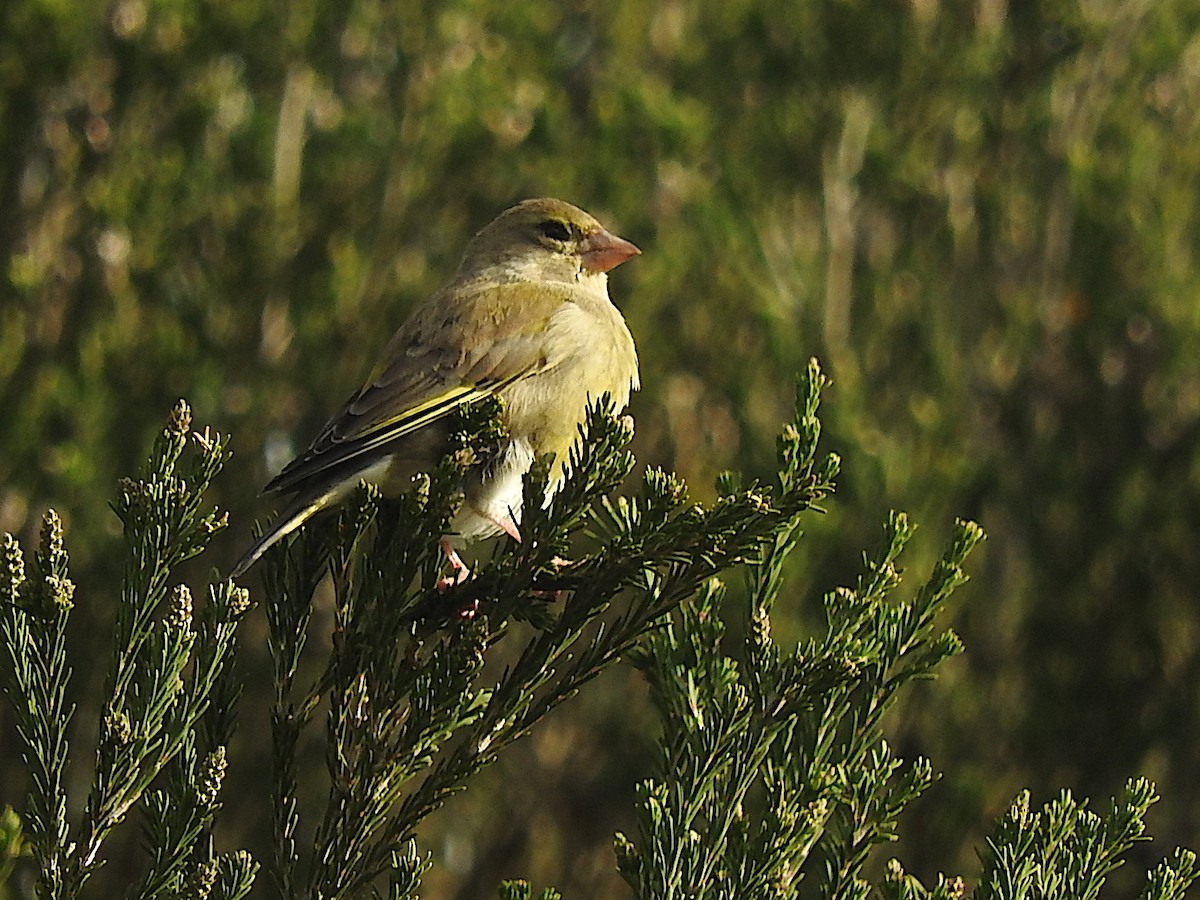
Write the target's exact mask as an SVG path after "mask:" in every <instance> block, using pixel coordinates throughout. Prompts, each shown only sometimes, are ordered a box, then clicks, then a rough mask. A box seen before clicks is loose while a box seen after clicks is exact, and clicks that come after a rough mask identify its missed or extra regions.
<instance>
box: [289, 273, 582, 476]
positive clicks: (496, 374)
mask: <svg viewBox="0 0 1200 900" xmlns="http://www.w3.org/2000/svg"><path fill="white" fill-rule="evenodd" d="M570 293H571V286H570V285H558V286H547V285H544V284H536V283H532V282H512V283H505V284H493V285H486V286H479V287H478V288H475V289H474V290H463V289H461V288H460V289H459V290H457V291H451V290H444V291H442V292H439V293H438V294H436V295H434V297H432V298H431V299H430V301H429V302H428V303H426V304H425V305H424V306H423V307H421V308H420V309H419V310H417V311H416V312H415V313H414V314H413V316H412V317H411V318H410V319H409V320H408V321H407V322H406V323H405V324H404V325H403V326H402V327H401V329H400V330H399V331H398V332H397V333H396V335H395V336H394V337H393V338H392V340H391V342H390V343H389V344H388V346H387V349H386V350H385V351H384V357H383V358H384V362H383V363H382V365H381V367H380V369H379V370H378V371H377V373H376V374H375V375H374V376H373V377H372V379H371V380H369V381H368V382H367V384H366V385H365V386H364V387H363V388H362V389H361V390H359V391H358V392H357V393H356V394H354V395H353V396H352V397H351V398H350V399H349V400H348V401H347V402H346V404H345V405H344V406H343V407H342V408H341V409H340V410H339V411H338V412H337V413H336V414H335V415H334V416H333V418H331V419H330V420H329V422H327V423H326V425H325V427H324V428H323V429H322V430H321V433H320V434H319V435H318V436H317V438H316V439H315V440H314V441H313V442H312V444H310V445H309V447H308V449H307V450H305V451H304V452H303V453H302V454H300V455H299V456H298V457H296V459H294V460H293V461H292V462H290V463H289V464H288V465H287V466H286V467H285V468H284V469H283V471H282V472H280V473H279V475H277V476H276V477H275V478H274V479H273V480H272V481H271V482H270V484H268V485H267V487H266V490H268V491H292V490H298V489H300V488H302V487H303V486H304V485H305V483H308V482H311V481H313V480H321V479H323V477H324V476H327V475H330V474H331V473H332V470H333V469H334V468H338V469H342V467H343V466H345V465H346V464H348V463H350V462H351V461H355V460H357V461H359V462H360V463H361V464H362V467H364V468H365V467H366V466H367V465H369V464H370V461H371V460H372V458H373V457H377V456H378V455H379V453H380V451H381V450H383V448H385V447H387V445H389V444H391V443H392V442H393V441H395V440H397V439H399V438H402V437H404V436H405V435H408V434H411V433H413V432H414V431H416V430H418V429H420V428H423V427H425V426H427V425H429V424H430V423H432V422H435V421H437V420H439V419H441V418H443V417H444V416H446V415H448V414H450V413H451V412H453V411H454V410H456V409H458V408H459V407H461V406H463V405H464V404H467V403H471V402H472V401H475V400H479V399H481V398H483V397H487V396H490V395H492V394H494V393H496V392H497V391H500V390H502V389H503V388H505V387H507V386H508V385H510V384H512V383H513V382H515V381H518V380H520V379H522V378H528V377H529V376H530V375H536V374H539V373H542V372H545V371H548V370H549V369H551V368H553V367H554V366H556V365H557V364H558V363H559V362H560V361H561V360H560V359H559V358H557V357H556V356H555V355H553V354H552V353H550V352H548V350H550V349H551V348H548V347H547V346H546V341H545V334H546V330H547V324H548V323H549V321H550V319H551V317H552V316H553V315H554V314H555V312H557V311H558V310H560V309H561V308H562V306H563V304H564V303H565V302H566V301H567V300H569V299H570ZM356 468H357V467H356Z"/></svg>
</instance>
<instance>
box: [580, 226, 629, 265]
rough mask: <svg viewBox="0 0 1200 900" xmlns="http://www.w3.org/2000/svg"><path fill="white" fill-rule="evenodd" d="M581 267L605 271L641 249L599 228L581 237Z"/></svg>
mask: <svg viewBox="0 0 1200 900" xmlns="http://www.w3.org/2000/svg"><path fill="white" fill-rule="evenodd" d="M581 248H582V250H583V268H584V269H585V270H587V271H588V272H607V271H609V270H611V269H615V268H616V267H617V266H619V265H620V264H621V263H623V262H625V260H627V259H629V258H630V257H632V256H637V255H638V254H639V253H641V252H642V251H641V250H639V249H638V248H637V247H635V246H634V245H633V244H631V243H630V242H629V241H627V240H625V239H624V238H619V237H617V236H616V235H615V234H612V233H611V232H608V231H605V230H604V229H603V228H601V229H600V230H599V231H596V232H593V233H592V234H589V235H588V236H587V237H586V238H584V239H583V244H582V245H581Z"/></svg>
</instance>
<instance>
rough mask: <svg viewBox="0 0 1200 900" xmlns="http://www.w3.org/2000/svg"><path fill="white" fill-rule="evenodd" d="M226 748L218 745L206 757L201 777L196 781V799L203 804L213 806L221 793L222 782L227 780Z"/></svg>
mask: <svg viewBox="0 0 1200 900" xmlns="http://www.w3.org/2000/svg"><path fill="white" fill-rule="evenodd" d="M226 767H227V763H226V760H225V748H224V747H217V748H216V749H215V750H213V752H212V753H210V754H208V756H206V757H205V758H204V764H203V765H202V766H201V767H200V777H199V778H198V779H197V783H196V799H197V800H199V801H200V804H201V805H202V806H212V805H213V804H214V803H216V802H217V797H219V796H220V794H221V782H223V781H224V780H225V769H226Z"/></svg>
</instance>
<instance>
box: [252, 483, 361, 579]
mask: <svg viewBox="0 0 1200 900" xmlns="http://www.w3.org/2000/svg"><path fill="white" fill-rule="evenodd" d="M344 493H345V491H344V490H341V491H339V490H338V487H334V488H331V489H329V490H327V491H324V492H323V493H320V494H317V495H316V496H313V495H312V494H311V493H305V494H299V495H298V496H297V497H296V498H295V499H294V500H292V502H291V503H289V504H288V505H287V506H286V507H284V510H283V512H281V513H280V514H279V517H278V518H277V519H276V520H275V521H274V522H273V523H272V525H271V527H270V528H268V529H267V530H266V532H265V533H264V534H263V536H262V537H260V538H259V539H258V540H257V541H255V543H254V546H253V547H251V548H250V549H249V550H247V551H246V555H245V556H243V557H242V558H241V559H240V560H238V564H237V565H236V566H234V567H233V571H232V572H230V573H229V577H230V578H238V577H239V576H241V575H243V574H244V573H245V571H246V570H247V569H249V568H250V567H251V566H252V565H254V564H255V563H256V562H258V560H259V557H261V556H262V555H263V554H264V553H266V552H267V551H268V550H269V549H271V547H273V546H274V545H275V544H277V543H279V542H280V541H281V540H283V539H284V538H285V537H287V536H288V535H289V534H291V533H292V532H293V531H295V530H296V529H297V528H299V527H300V526H301V525H303V524H304V523H305V522H307V521H308V520H309V519H311V518H312V517H313V516H315V515H316V514H317V513H319V512H320V511H321V510H323V509H325V507H327V506H329V505H330V504H332V503H335V502H336V501H337V500H338V499H339V498H340V497H341V495H342V494H344Z"/></svg>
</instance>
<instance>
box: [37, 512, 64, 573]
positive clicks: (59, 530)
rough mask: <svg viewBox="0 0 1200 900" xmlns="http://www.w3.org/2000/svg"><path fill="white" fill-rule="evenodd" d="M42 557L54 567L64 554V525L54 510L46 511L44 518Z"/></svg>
mask: <svg viewBox="0 0 1200 900" xmlns="http://www.w3.org/2000/svg"><path fill="white" fill-rule="evenodd" d="M41 537H42V543H41V551H42V556H43V557H44V558H45V560H46V561H47V563H49V564H50V565H54V564H55V563H56V562H57V561H58V560H59V558H60V557H61V556H62V553H63V524H62V519H61V518H60V517H59V515H58V513H57V512H55V511H54V510H52V509H48V510H46V514H45V515H44V516H42V535H41Z"/></svg>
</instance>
